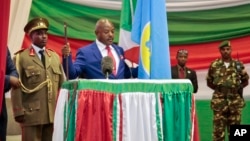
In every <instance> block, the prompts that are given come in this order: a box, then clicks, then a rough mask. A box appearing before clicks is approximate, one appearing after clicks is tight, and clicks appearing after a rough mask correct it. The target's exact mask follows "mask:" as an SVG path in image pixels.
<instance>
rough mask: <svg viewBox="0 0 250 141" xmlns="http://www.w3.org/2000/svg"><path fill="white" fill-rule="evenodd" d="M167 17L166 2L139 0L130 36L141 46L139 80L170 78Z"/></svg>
mask: <svg viewBox="0 0 250 141" xmlns="http://www.w3.org/2000/svg"><path fill="white" fill-rule="evenodd" d="M166 17H167V16H166V6H165V0H137V4H136V9H135V15H134V21H133V26H132V31H131V36H132V40H133V41H135V42H136V43H138V44H140V55H139V68H138V78H141V79H170V78H171V65H170V53H169V38H168V27H167V26H168V24H167V18H166Z"/></svg>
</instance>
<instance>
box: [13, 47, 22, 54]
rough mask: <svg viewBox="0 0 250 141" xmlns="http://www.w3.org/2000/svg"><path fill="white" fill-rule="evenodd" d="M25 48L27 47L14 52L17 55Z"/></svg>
mask: <svg viewBox="0 0 250 141" xmlns="http://www.w3.org/2000/svg"><path fill="white" fill-rule="evenodd" d="M24 50H25V48H22V49H20V50H18V51H17V52H16V53H14V54H15V55H17V54H18V53H20V52H23V51H24Z"/></svg>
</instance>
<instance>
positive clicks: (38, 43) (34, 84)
mask: <svg viewBox="0 0 250 141" xmlns="http://www.w3.org/2000/svg"><path fill="white" fill-rule="evenodd" d="M48 27H49V23H48V21H47V19H45V18H34V19H32V20H31V21H29V22H28V23H27V25H26V26H25V28H24V31H25V32H26V33H27V34H28V35H29V37H30V39H31V41H32V44H31V46H30V47H28V48H26V49H22V50H20V51H18V52H17V53H16V54H15V62H16V63H15V64H16V69H17V71H18V73H19V78H20V82H21V88H17V89H13V90H12V92H11V99H12V104H13V113H14V117H15V120H16V121H17V122H18V123H20V124H21V127H22V141H51V140H52V134H53V122H54V112H55V107H56V98H57V94H58V92H59V89H60V87H61V85H62V83H63V81H64V80H65V77H64V72H63V69H62V66H61V62H60V58H59V55H58V54H57V53H56V52H54V51H53V50H50V49H48V48H47V47H46V44H47V40H48V35H47V30H48Z"/></svg>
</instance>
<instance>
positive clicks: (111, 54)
mask: <svg viewBox="0 0 250 141" xmlns="http://www.w3.org/2000/svg"><path fill="white" fill-rule="evenodd" d="M106 49H107V51H108V56H109V57H111V58H112V60H113V65H114V68H113V74H114V75H116V62H115V57H114V55H113V53H112V51H111V48H110V47H109V46H106Z"/></svg>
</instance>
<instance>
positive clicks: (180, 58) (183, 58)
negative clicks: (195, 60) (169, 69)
mask: <svg viewBox="0 0 250 141" xmlns="http://www.w3.org/2000/svg"><path fill="white" fill-rule="evenodd" d="M176 59H177V61H178V64H179V65H180V66H182V67H184V66H185V65H186V62H187V59H188V54H187V53H178V54H177V56H176Z"/></svg>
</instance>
